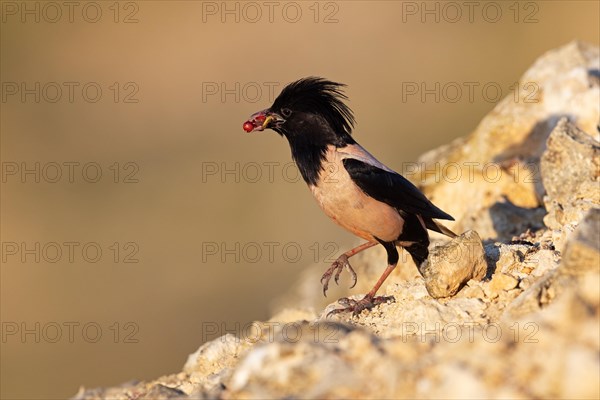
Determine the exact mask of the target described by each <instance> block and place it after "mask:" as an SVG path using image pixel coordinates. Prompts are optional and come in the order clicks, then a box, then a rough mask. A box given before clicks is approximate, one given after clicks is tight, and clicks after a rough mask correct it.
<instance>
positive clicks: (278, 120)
mask: <svg viewBox="0 0 600 400" xmlns="http://www.w3.org/2000/svg"><path fill="white" fill-rule="evenodd" d="M283 122H285V120H284V119H283V118H282V117H281V116H280V115H279V114H277V113H274V112H272V111H271V110H269V109H266V110H262V111H259V112H257V113H254V114H252V115H251V116H250V118H249V119H248V121H246V122H244V130H245V131H246V132H248V133H250V132H253V131H259V132H260V131H264V130H265V129H269V128H275V127H277V126H279V125H280V124H282V123H283Z"/></svg>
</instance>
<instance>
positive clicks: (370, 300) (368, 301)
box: [327, 295, 396, 318]
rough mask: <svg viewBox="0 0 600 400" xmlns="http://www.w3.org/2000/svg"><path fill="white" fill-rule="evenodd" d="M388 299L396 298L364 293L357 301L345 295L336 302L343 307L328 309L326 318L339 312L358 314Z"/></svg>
mask: <svg viewBox="0 0 600 400" xmlns="http://www.w3.org/2000/svg"><path fill="white" fill-rule="evenodd" d="M388 301H392V302H394V301H396V299H394V296H377V297H373V296H370V295H366V296H365V297H363V298H362V299H360V300H358V301H357V300H353V299H349V298H347V297H343V298H341V299H339V300H338V303H340V304H341V305H343V306H345V307H344V308H338V309H335V310H331V311H329V312H328V313H327V318H329V317H330V316H331V315H335V314H341V313H345V312H350V311H351V312H352V315H354V316H358V315H359V314H360V313H361V312H362V310H370V309H372V308H373V307H375V306H377V305H379V304H382V303H387V302H388Z"/></svg>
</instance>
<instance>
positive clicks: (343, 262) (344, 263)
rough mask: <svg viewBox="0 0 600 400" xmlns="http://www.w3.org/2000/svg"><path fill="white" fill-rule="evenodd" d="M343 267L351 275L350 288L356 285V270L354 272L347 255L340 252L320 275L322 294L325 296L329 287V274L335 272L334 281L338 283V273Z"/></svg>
mask: <svg viewBox="0 0 600 400" xmlns="http://www.w3.org/2000/svg"><path fill="white" fill-rule="evenodd" d="M344 268H346V269H347V270H348V272H350V275H352V285H351V286H350V289H352V288H353V287H354V286H355V285H356V272H354V269H353V268H352V266H351V265H350V262H349V261H348V256H347V255H345V254H342V255H341V256H339V257H338V259H337V260H335V261H334V262H333V264H331V267H329V268H328V269H327V271H325V273H324V274H323V276H322V277H321V285H323V296H325V297H327V289H329V281H330V280H331V276H332V275H333V273H334V272H335V277H334V279H335V283H336V284H337V285H339V282H338V281H339V279H340V274H341V273H342V270H343V269H344Z"/></svg>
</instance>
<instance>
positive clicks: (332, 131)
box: [243, 77, 354, 145]
mask: <svg viewBox="0 0 600 400" xmlns="http://www.w3.org/2000/svg"><path fill="white" fill-rule="evenodd" d="M344 86H345V85H343V84H341V83H336V82H331V81H328V80H325V79H323V78H316V77H309V78H303V79H300V80H298V81H296V82H292V83H290V84H289V85H287V86H286V87H285V88H284V89H283V90H282V91H281V93H280V94H279V96H277V98H276V99H275V102H273V105H272V106H271V107H269V108H267V109H265V110H262V111H259V112H257V113H254V114H253V115H251V116H250V119H248V121H246V122H245V123H244V126H243V128H244V130H245V131H246V132H254V131H263V130H265V129H272V130H274V131H275V132H277V133H279V134H280V135H283V136H285V137H287V138H288V140H289V141H290V142H296V141H298V140H299V141H310V142H313V143H327V144H335V145H338V144H339V145H343V144H349V143H354V141H353V140H352V138H351V136H350V134H351V133H352V128H353V126H354V116H353V114H352V110H351V109H350V108H349V107H348V106H347V105H346V104H345V103H344V100H347V97H346V95H345V94H344V93H343V91H342V88H343V87H344Z"/></svg>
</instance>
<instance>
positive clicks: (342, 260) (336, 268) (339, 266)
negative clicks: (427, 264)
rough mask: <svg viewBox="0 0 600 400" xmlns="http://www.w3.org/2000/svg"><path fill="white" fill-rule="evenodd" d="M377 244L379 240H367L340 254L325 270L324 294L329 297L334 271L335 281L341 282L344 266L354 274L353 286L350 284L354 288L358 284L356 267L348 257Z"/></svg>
mask: <svg viewBox="0 0 600 400" xmlns="http://www.w3.org/2000/svg"><path fill="white" fill-rule="evenodd" d="M377 244H378V243H377V242H366V243H363V244H361V245H360V246H358V247H355V248H353V249H352V250H348V251H347V252H345V253H344V254H342V255H341V256H339V257H338V259H337V260H335V261H334V262H333V264H331V267H329V268H328V269H327V271H325V273H324V274H323V276H322V277H321V285H323V295H324V296H325V297H327V289H328V288H329V281H330V280H331V276H332V275H333V273H334V272H335V283H336V284H339V283H338V280H339V278H340V274H341V273H342V270H343V269H344V268H346V269H347V270H348V272H350V274H351V275H352V281H353V282H352V286H350V288H351V289H352V288H353V287H354V286H355V285H356V272H354V269H353V268H352V266H351V265H350V263H349V262H348V259H349V258H350V257H352V256H354V255H356V254H358V253H360V252H361V251H364V250H367V249H370V248H371V247H373V246H375V245H377ZM390 272H391V271H390ZM388 274H389V273H388ZM386 276H387V275H386ZM382 283H383V282H382ZM380 285H381V284H380Z"/></svg>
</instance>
